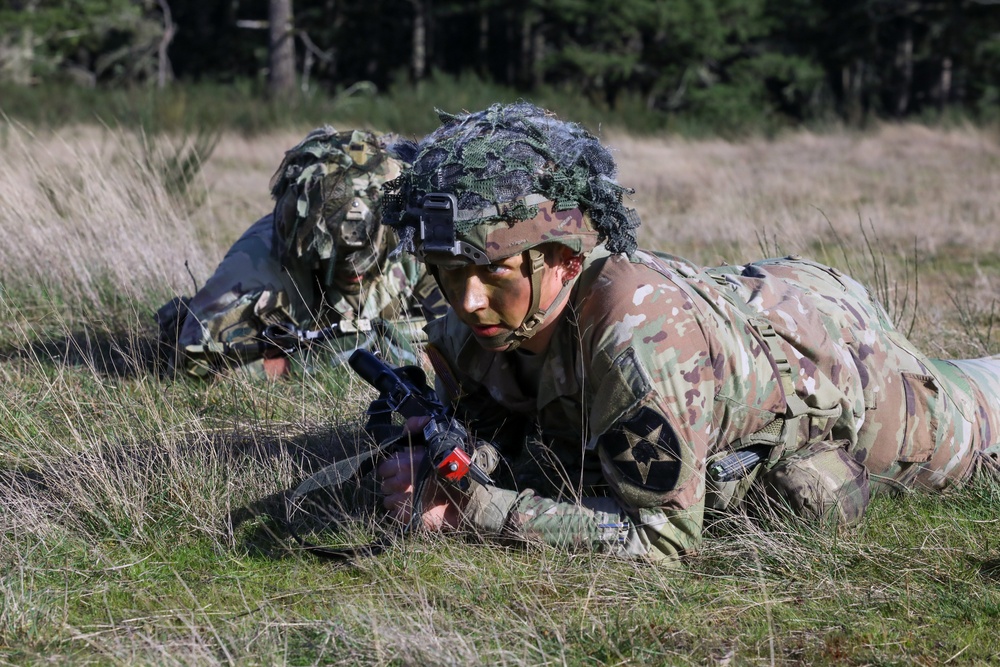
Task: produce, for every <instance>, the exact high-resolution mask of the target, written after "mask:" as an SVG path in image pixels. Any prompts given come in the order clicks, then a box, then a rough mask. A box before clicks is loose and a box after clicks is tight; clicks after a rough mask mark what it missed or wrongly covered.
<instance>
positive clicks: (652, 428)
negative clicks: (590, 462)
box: [599, 408, 681, 492]
mask: <svg viewBox="0 0 1000 667" xmlns="http://www.w3.org/2000/svg"><path fill="white" fill-rule="evenodd" d="M599 445H600V446H601V447H602V448H603V449H604V455H605V457H606V458H605V460H606V461H607V462H608V463H610V464H611V465H613V466H614V467H615V468H616V469H617V470H618V472H619V474H621V476H622V477H623V478H624V479H625V480H627V481H628V482H630V483H631V484H633V485H635V486H637V487H639V488H642V489H647V490H649V491H657V492H664V491H671V490H673V488H674V487H675V486H676V485H677V478H678V477H679V476H680V473H681V447H680V443H679V442H678V440H677V435H676V434H675V433H674V429H673V428H671V426H670V423H669V422H667V419H666V417H664V416H663V415H661V414H660V413H658V412H656V411H655V410H652V409H650V408H642V409H641V410H639V413H638V414H636V416H635V417H633V418H632V419H630V420H628V421H627V422H622V423H621V424H619V425H618V426H617V427H615V428H614V429H612V430H611V431H608V432H607V433H605V434H604V435H602V436H601V438H600V440H599Z"/></svg>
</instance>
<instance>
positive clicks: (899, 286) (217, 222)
mask: <svg viewBox="0 0 1000 667" xmlns="http://www.w3.org/2000/svg"><path fill="white" fill-rule="evenodd" d="M306 129H308V128H302V132H301V133H298V132H287V133H282V134H272V135H268V136H264V137H258V138H254V139H246V138H241V137H239V136H235V135H222V136H221V137H219V138H218V143H217V144H216V145H215V147H214V151H212V152H211V157H210V159H209V160H208V161H207V163H206V164H204V166H203V169H201V170H200V172H197V173H193V171H194V170H188V171H185V170H184V167H183V162H184V160H183V159H178V158H183V157H184V156H186V155H188V156H189V155H191V153H190V151H191V147H192V145H193V144H194V143H195V141H194V139H192V140H191V141H190V142H188V143H186V144H185V143H184V141H183V139H182V138H177V139H174V140H170V139H165V138H162V137H160V138H150V137H143V136H141V135H136V134H132V133H128V132H124V131H118V130H108V129H104V128H96V127H78V128H67V129H62V130H59V131H58V132H53V133H36V134H32V133H31V132H29V131H27V130H25V129H23V128H20V127H18V126H17V125H15V124H13V123H11V122H9V121H4V122H3V124H2V125H0V232H2V234H3V238H4V243H2V244H0V380H2V383H0V524H2V526H3V534H2V536H0V564H2V568H0V663H2V664H18V665H21V664H39V665H40V664H74V665H75V664H102V665H103V664H158V665H159V664H164V665H174V664H192V665H195V664H196V665H206V664H207V665H211V664H240V665H258V664H259V665H272V664H288V665H311V664H336V665H340V664H343V665H356V664H379V665H381V664H391V665H425V664H435V665H477V664H483V665H558V664H567V665H587V664H607V665H619V664H636V665H647V664H648V665H660V664H664V665H673V664H696V665H701V664H718V665H768V664H819V665H839V664H854V665H869V664H878V665H911V664H922V665H943V664H948V665H963V664H981V665H987V664H997V663H998V662H1000V488H998V487H997V486H995V485H990V484H986V483H976V484H972V485H970V486H968V487H966V488H964V489H961V490H959V491H957V492H953V493H950V494H948V495H946V496H941V497H937V496H927V495H919V494H915V495H912V496H910V497H905V498H880V499H878V500H876V501H875V502H874V503H873V505H872V507H871V509H870V511H869V513H868V515H866V518H865V520H864V522H863V523H862V525H861V526H860V527H859V528H857V529H855V530H852V531H847V532H841V533H831V532H825V531H817V530H813V529H810V528H808V527H804V526H801V525H798V524H794V523H789V522H784V521H781V520H777V519H775V520H770V521H765V522H761V523H754V524H751V523H749V522H748V521H747V520H745V519H744V518H742V517H740V516H734V517H732V518H727V519H726V520H724V521H720V522H717V523H715V524H713V525H712V526H710V527H709V529H708V533H707V534H708V537H707V539H706V542H705V545H704V549H703V550H702V552H701V553H700V554H699V555H698V556H697V557H695V558H693V559H692V560H691V562H690V563H689V564H688V565H687V566H686V568H685V569H683V570H680V571H669V570H662V569H658V568H656V567H652V566H649V565H644V564H641V563H631V562H623V561H619V560H614V559H610V558H606V557H602V556H599V555H580V554H566V553H561V552H558V551H554V550H551V549H548V548H542V547H507V546H497V545H495V544H489V543H485V542H481V541H479V540H477V539H474V538H472V537H470V538H468V539H459V538H442V537H438V536H424V537H419V538H413V539H409V540H407V541H405V542H400V543H398V544H396V545H395V546H394V547H393V548H391V549H390V550H389V551H387V552H386V553H384V554H382V555H380V556H376V557H373V558H370V559H365V560H361V561H359V562H358V563H356V564H355V565H354V566H337V565H333V564H331V563H329V562H325V561H321V560H318V559H315V558H313V557H311V556H309V555H305V554H303V553H301V552H299V551H297V550H296V549H294V548H292V546H293V545H292V542H290V541H289V539H288V538H287V536H285V535H283V533H282V531H281V528H280V526H279V525H278V524H277V523H276V522H275V521H273V520H272V519H270V518H268V517H267V515H266V512H267V511H269V510H271V509H274V507H275V506H276V498H277V497H278V494H280V493H281V492H282V491H283V490H285V489H288V488H289V487H291V486H294V484H295V483H296V482H297V481H298V480H300V479H301V478H302V477H303V476H304V475H305V474H306V473H307V472H308V471H310V470H314V469H316V468H317V467H318V466H319V465H321V464H323V463H324V462H326V461H328V460H329V459H330V458H331V457H332V456H335V455H336V453H337V452H338V451H340V450H341V449H342V448H343V447H345V446H351V445H352V444H353V443H355V442H356V441H357V439H358V438H359V435H358V434H359V430H360V424H361V419H362V417H361V413H362V411H363V409H364V407H365V405H366V403H367V400H369V399H370V398H371V397H372V396H371V393H370V392H369V391H368V390H367V389H366V388H365V387H363V386H362V383H361V382H360V381H359V380H357V379H356V378H354V377H352V375H351V374H350V373H349V372H347V371H345V370H343V369H333V368H331V369H321V370H320V371H318V372H315V373H311V374H301V373H298V374H296V375H295V377H294V378H293V379H291V380H288V381H282V382H278V383H271V384H266V383H261V382H256V381H252V380H250V379H249V378H246V377H241V376H239V375H233V376H229V377H224V378H218V379H216V380H214V381H212V382H208V383H202V384H196V383H189V382H186V381H178V382H175V381H172V380H170V379H168V378H166V377H162V376H161V374H160V373H159V372H158V371H157V367H156V364H155V363H154V351H153V345H152V339H153V324H152V314H153V312H154V311H155V309H156V308H157V307H158V306H159V305H160V304H161V303H162V302H164V301H165V300H166V299H168V298H170V297H171V296H173V295H174V294H176V293H190V292H191V291H192V289H193V287H192V279H193V280H194V281H195V282H197V283H198V284H200V283H201V282H203V281H204V280H205V279H206V278H207V277H208V275H210V273H211V271H212V269H213V267H214V265H215V264H216V263H217V262H218V261H219V260H220V259H221V257H222V256H223V254H224V252H225V250H226V248H227V247H228V244H229V243H231V242H232V241H233V240H234V239H235V238H236V236H237V235H238V234H239V233H240V232H241V231H242V230H243V229H245V228H246V227H247V226H248V225H249V224H250V223H251V222H253V221H254V220H255V219H256V218H257V217H258V216H259V215H261V214H263V213H264V212H266V211H267V210H268V209H269V207H270V199H269V196H268V180H269V178H270V176H271V173H272V171H273V169H274V168H275V167H276V165H277V164H278V163H279V162H280V160H281V157H282V153H283V151H284V150H285V149H286V148H288V147H290V146H291V145H293V144H294V143H295V142H296V141H297V140H298V139H299V138H300V137H301V134H304V132H305V130H306ZM604 139H605V140H606V143H608V144H609V145H610V146H611V147H612V148H614V150H615V151H616V155H617V157H618V159H619V162H620V165H621V181H622V182H623V183H624V184H626V185H629V186H631V187H634V188H635V190H636V192H635V195H634V205H635V206H636V208H637V209H638V210H639V212H640V213H641V215H642V217H643V219H644V228H643V231H642V240H643V243H644V245H646V246H649V247H653V248H656V249H660V250H667V251H670V252H673V253H675V254H678V255H682V256H686V257H688V258H690V259H693V260H696V261H699V262H703V263H713V264H714V263H722V262H728V263H739V262H744V261H748V260H751V259H754V258H758V257H761V256H764V255H775V254H789V253H798V254H802V255H808V256H811V257H814V258H817V259H820V260H822V261H826V262H829V263H832V264H834V265H836V266H838V267H840V268H842V269H846V270H848V271H850V272H851V273H853V274H854V275H856V276H857V277H859V278H861V279H863V280H865V281H867V282H868V284H869V285H870V286H871V288H872V289H873V291H874V292H875V293H876V294H878V295H879V297H880V298H881V299H882V300H883V301H884V302H885V303H886V305H887V306H888V307H889V309H890V311H891V312H892V314H893V316H894V318H895V319H896V321H897V322H898V323H899V325H900V326H901V327H902V328H903V329H904V330H908V331H912V338H913V339H914V340H915V341H916V342H918V343H919V344H920V345H921V346H922V347H923V348H924V349H926V350H927V351H928V352H930V353H931V354H932V355H934V356H945V357H949V356H951V357H965V356H980V355H985V354H993V353H997V352H1000V341H998V340H997V339H998V337H1000V334H997V332H995V329H996V328H997V327H996V326H995V325H996V319H995V318H996V317H997V312H996V304H997V297H998V294H1000V282H998V281H1000V224H998V221H1000V141H998V137H997V136H996V135H994V134H992V133H990V132H988V131H985V130H981V129H973V128H965V129H954V130H930V129H927V128H922V127H917V126H886V127H882V128H877V129H875V130H873V131H870V132H868V133H865V134H850V133H838V134H829V135H815V134H808V133H797V134H789V135H787V136H782V137H779V138H777V139H774V140H771V141H765V140H747V141H745V142H742V143H735V144H734V143H726V142H722V141H698V142H695V141H683V140H679V139H671V138H661V139H651V138H643V139H637V138H631V137H628V136H623V135H609V136H606V137H604ZM208 145H209V143H205V144H202V149H204V150H207V149H206V148H205V147H206V146H208Z"/></svg>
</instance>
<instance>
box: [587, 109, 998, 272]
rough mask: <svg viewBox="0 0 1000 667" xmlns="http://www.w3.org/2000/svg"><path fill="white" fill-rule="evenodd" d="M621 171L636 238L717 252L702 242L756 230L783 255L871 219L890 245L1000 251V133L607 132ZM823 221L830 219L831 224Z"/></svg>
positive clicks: (748, 248)
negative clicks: (745, 136)
mask: <svg viewBox="0 0 1000 667" xmlns="http://www.w3.org/2000/svg"><path fill="white" fill-rule="evenodd" d="M607 143H608V144H609V145H611V146H612V147H614V148H615V149H616V151H617V157H618V160H619V163H620V167H621V173H620V180H621V182H622V183H624V184H627V185H629V186H631V187H633V188H635V189H636V194H635V199H634V201H635V205H636V207H637V208H638V210H639V211H640V212H641V213H642V216H643V220H644V226H645V229H644V236H643V238H644V239H645V242H646V243H647V244H650V245H652V246H655V247H657V248H660V249H664V250H669V249H671V248H681V249H686V250H687V251H689V252H696V253H698V254H699V255H701V257H700V258H699V259H701V260H702V261H705V262H712V261H717V260H716V258H714V257H712V256H711V252H710V251H708V250H706V249H711V248H712V247H713V246H716V245H717V244H719V243H720V242H722V243H726V241H727V240H729V239H736V240H737V241H738V242H740V246H739V247H740V249H741V250H745V252H746V253H747V255H746V256H745V257H742V258H741V257H719V258H718V260H726V261H730V262H732V261H736V260H741V259H742V260H746V259H750V258H752V257H754V256H755V255H756V253H758V252H759V251H758V248H757V242H756V238H755V234H758V233H759V234H764V233H766V234H768V235H769V236H773V237H777V239H778V240H779V241H780V243H781V245H782V246H783V247H784V248H786V249H787V251H789V252H792V251H795V252H802V251H807V250H809V249H810V248H811V247H813V246H814V244H815V243H816V242H817V241H823V240H826V241H830V240H831V234H830V226H831V225H832V227H833V228H834V229H835V230H836V231H837V232H838V234H840V235H841V236H842V237H844V238H846V239H851V238H855V237H857V236H858V228H859V226H858V221H859V219H860V220H862V221H864V222H865V223H866V224H867V223H868V222H869V221H870V222H871V224H872V225H873V226H874V228H875V231H876V232H877V234H878V237H879V239H881V241H882V243H883V244H888V246H889V247H890V248H892V249H893V250H898V249H903V250H904V251H905V250H907V249H911V248H912V246H913V240H914V238H916V239H917V241H918V250H919V251H920V252H922V253H924V254H926V255H929V256H933V255H937V254H939V253H945V252H949V251H953V250H955V249H956V248H958V249H959V251H960V252H963V253H968V252H970V251H971V252H973V253H976V252H979V251H986V252H994V253H995V252H996V251H997V249H998V248H1000V225H998V224H997V220H998V218H1000V142H998V140H997V136H996V134H995V133H994V132H991V131H987V130H982V129H975V128H963V129H955V130H937V129H928V128H926V127H923V126H917V125H885V126H882V127H880V128H878V129H877V130H875V131H874V132H871V133H866V134H853V133H846V132H845V133H839V134H831V135H817V134H812V133H809V132H796V133H792V134H788V135H785V136H782V137H781V138H779V139H775V140H772V141H768V140H765V139H754V140H749V141H745V142H741V143H730V142H725V141H685V140H681V139H672V138H665V139H649V140H640V139H635V138H630V137H625V136H612V137H608V138H607ZM828 220H829V222H828Z"/></svg>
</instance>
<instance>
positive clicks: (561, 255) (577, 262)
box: [555, 244, 583, 285]
mask: <svg viewBox="0 0 1000 667" xmlns="http://www.w3.org/2000/svg"><path fill="white" fill-rule="evenodd" d="M555 264H556V266H558V267H559V268H560V270H561V271H562V281H563V284H564V285H565V284H566V283H568V282H570V281H571V280H573V279H574V278H576V277H577V276H578V275H580V269H581V267H582V266H583V255H578V254H576V253H574V252H573V250H572V249H571V248H569V247H568V246H564V245H562V244H558V245H557V246H556V262H555Z"/></svg>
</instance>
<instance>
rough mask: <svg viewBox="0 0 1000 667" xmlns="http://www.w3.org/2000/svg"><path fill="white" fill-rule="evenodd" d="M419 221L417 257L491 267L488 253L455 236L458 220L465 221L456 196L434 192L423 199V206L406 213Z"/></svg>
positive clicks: (411, 208)
mask: <svg viewBox="0 0 1000 667" xmlns="http://www.w3.org/2000/svg"><path fill="white" fill-rule="evenodd" d="M406 212H407V213H408V214H409V215H412V216H414V217H415V218H417V219H418V220H419V226H418V228H417V232H418V246H417V253H416V254H417V257H418V258H419V259H420V260H421V261H426V260H430V261H431V262H432V263H433V262H434V260H435V259H439V260H441V259H443V260H445V261H447V260H448V259H450V258H452V257H458V258H462V259H464V260H466V261H469V262H472V263H473V264H489V263H490V260H489V258H488V257H487V256H486V253H485V252H484V251H483V250H481V249H480V248H477V247H475V246H474V245H471V244H469V243H466V242H465V241H460V240H459V239H458V238H457V236H456V234H455V220H462V219H463V217H468V216H463V215H462V213H461V212H460V211H459V210H458V200H457V199H456V198H455V195H453V194H448V193H446V192H430V193H428V194H426V195H424V196H423V198H422V199H421V200H420V205H419V206H411V207H410V208H408V209H407V211H406Z"/></svg>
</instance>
